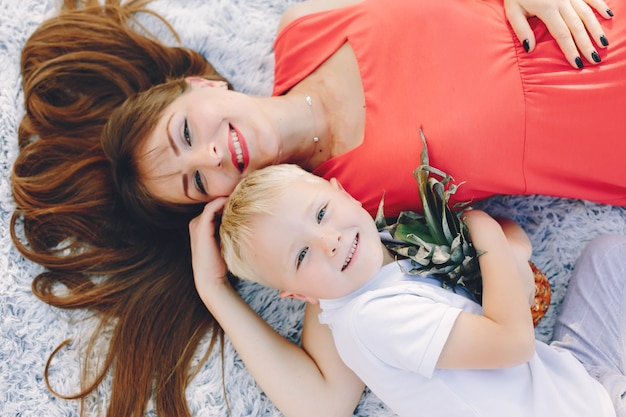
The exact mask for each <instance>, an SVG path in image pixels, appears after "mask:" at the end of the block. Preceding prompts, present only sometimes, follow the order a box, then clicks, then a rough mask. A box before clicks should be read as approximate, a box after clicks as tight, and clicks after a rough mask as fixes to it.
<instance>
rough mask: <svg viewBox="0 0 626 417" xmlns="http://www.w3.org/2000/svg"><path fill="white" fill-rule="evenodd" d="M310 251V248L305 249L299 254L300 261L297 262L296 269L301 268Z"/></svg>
mask: <svg viewBox="0 0 626 417" xmlns="http://www.w3.org/2000/svg"><path fill="white" fill-rule="evenodd" d="M308 251H309V248H304V249H302V250H301V251H300V252H299V253H298V259H297V260H296V269H298V268H300V264H301V263H302V261H303V260H304V257H305V256H306V253H307V252H308Z"/></svg>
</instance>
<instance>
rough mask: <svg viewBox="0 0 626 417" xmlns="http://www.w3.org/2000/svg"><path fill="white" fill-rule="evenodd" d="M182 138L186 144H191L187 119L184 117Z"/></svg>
mask: <svg viewBox="0 0 626 417" xmlns="http://www.w3.org/2000/svg"><path fill="white" fill-rule="evenodd" d="M183 139H185V142H187V145H189V146H191V137H190V136H189V125H188V124H187V119H185V123H184V124H183ZM196 177H197V176H196Z"/></svg>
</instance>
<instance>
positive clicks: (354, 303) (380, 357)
mask: <svg viewBox="0 0 626 417" xmlns="http://www.w3.org/2000/svg"><path fill="white" fill-rule="evenodd" d="M432 281H433V279H429V278H426V279H423V278H420V277H418V276H414V275H406V274H404V273H402V271H401V270H400V267H399V265H398V264H397V263H392V264H389V265H386V266H385V267H383V268H382V269H381V271H380V272H379V273H378V274H377V275H376V276H375V277H374V278H373V279H372V280H371V281H370V282H369V283H367V284H366V285H365V286H364V287H362V288H361V289H359V290H357V291H355V292H354V293H352V294H350V295H348V296H346V297H342V298H340V299H333V300H320V306H321V308H322V310H323V312H322V313H321V314H320V322H321V323H324V324H328V326H329V327H330V329H331V331H332V334H333V338H334V340H335V344H336V346H337V349H338V351H339V355H340V356H341V358H342V359H343V361H344V362H345V363H346V365H348V366H349V367H350V368H351V369H352V370H353V371H354V372H355V373H356V374H357V375H358V376H359V377H360V378H361V379H362V380H363V382H364V383H365V384H366V385H367V386H368V387H369V388H370V389H371V390H372V391H373V392H374V393H375V394H376V395H377V396H378V397H379V398H380V399H381V400H382V401H384V402H385V403H386V404H387V405H388V406H389V407H390V408H391V409H392V410H394V411H395V412H396V413H398V414H399V415H400V416H406V417H409V416H410V417H413V416H419V415H424V416H427V417H436V416H442V417H456V416H463V417H467V416H481V417H487V416H490V417H491V416H493V417H531V416H536V417H558V416H563V417H573V416H576V417H587V416H588V417H614V416H615V410H614V408H613V405H612V403H611V400H610V398H609V396H608V394H607V392H606V390H605V389H604V388H603V387H602V386H601V385H600V384H599V383H598V382H597V381H596V380H594V379H593V378H592V377H591V376H589V374H588V373H587V371H586V370H585V369H584V368H583V366H582V364H581V363H580V362H578V360H577V359H575V358H574V356H572V355H571V354H570V353H569V352H567V351H560V350H557V349H556V348H554V347H550V346H548V345H546V344H545V343H542V342H540V341H537V342H536V345H535V346H536V351H535V355H534V356H533V358H532V359H531V360H530V361H529V362H527V363H525V364H522V365H519V366H515V367H512V368H506V369H496V370H460V369H453V370H447V369H436V368H435V365H436V363H437V360H438V358H439V355H440V354H441V350H442V348H443V346H444V344H445V343H446V340H447V338H448V336H449V334H450V331H451V329H452V326H453V325H454V322H455V320H456V318H457V317H458V315H459V313H460V312H461V311H466V312H472V313H475V314H481V311H482V310H481V307H480V305H479V304H477V303H476V302H474V301H472V300H471V299H469V298H468V297H466V296H463V295H459V294H456V293H454V292H453V291H451V290H445V289H443V288H441V286H440V285H436V284H435V285H433V283H432Z"/></svg>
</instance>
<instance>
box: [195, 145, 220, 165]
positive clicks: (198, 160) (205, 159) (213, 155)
mask: <svg viewBox="0 0 626 417" xmlns="http://www.w3.org/2000/svg"><path fill="white" fill-rule="evenodd" d="M191 159H192V161H193V163H194V164H195V165H196V166H198V167H210V168H215V167H220V166H221V165H222V154H221V152H220V151H219V148H218V147H217V146H216V145H215V144H214V143H209V144H207V145H206V146H202V147H197V148H196V149H195V152H192V156H191Z"/></svg>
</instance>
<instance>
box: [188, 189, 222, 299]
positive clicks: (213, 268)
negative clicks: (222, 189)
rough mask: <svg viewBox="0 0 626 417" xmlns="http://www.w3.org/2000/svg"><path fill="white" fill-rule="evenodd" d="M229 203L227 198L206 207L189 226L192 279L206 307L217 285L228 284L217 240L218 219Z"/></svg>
mask: <svg viewBox="0 0 626 417" xmlns="http://www.w3.org/2000/svg"><path fill="white" fill-rule="evenodd" d="M226 200H227V198H226V197H219V198H216V199H215V200H213V201H211V202H209V203H207V205H206V206H205V207H204V210H203V211H202V213H201V214H200V215H199V216H198V217H196V218H195V219H193V220H191V222H189V237H190V239H191V262H192V265H193V277H194V281H195V284H196V290H197V291H198V294H199V295H200V298H201V299H202V300H203V301H204V303H205V304H207V303H208V300H209V297H210V296H211V295H212V294H213V290H214V288H215V287H216V286H217V285H221V284H224V283H225V284H228V280H227V279H226V271H227V269H226V264H225V263H224V260H223V259H222V254H221V252H220V248H219V245H218V243H217V240H216V237H215V233H216V230H217V228H216V225H215V217H216V215H217V214H218V213H219V212H221V211H222V209H223V208H224V204H226ZM228 285H230V284H228ZM207 307H208V305H207Z"/></svg>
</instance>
